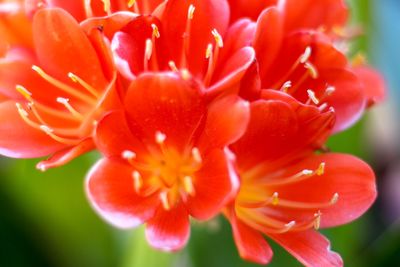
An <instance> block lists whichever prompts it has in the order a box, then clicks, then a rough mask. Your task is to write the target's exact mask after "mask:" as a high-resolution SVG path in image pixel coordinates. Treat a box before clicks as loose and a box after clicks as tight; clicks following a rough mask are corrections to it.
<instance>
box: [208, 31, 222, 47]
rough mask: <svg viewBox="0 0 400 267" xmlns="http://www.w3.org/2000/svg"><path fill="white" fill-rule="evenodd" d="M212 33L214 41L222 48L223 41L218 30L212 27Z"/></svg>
mask: <svg viewBox="0 0 400 267" xmlns="http://www.w3.org/2000/svg"><path fill="white" fill-rule="evenodd" d="M211 33H212V35H213V36H214V39H215V42H216V43H217V46H218V47H219V48H222V47H223V46H224V41H223V39H222V36H221V35H220V34H219V32H218V31H217V29H213V30H212V31H211Z"/></svg>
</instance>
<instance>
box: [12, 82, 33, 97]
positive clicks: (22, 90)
mask: <svg viewBox="0 0 400 267" xmlns="http://www.w3.org/2000/svg"><path fill="white" fill-rule="evenodd" d="M15 89H16V90H17V92H18V93H20V94H21V95H22V96H23V97H24V98H25V99H26V100H28V101H32V93H31V92H29V91H28V90H27V89H26V88H25V87H23V86H22V85H17V86H16V87H15Z"/></svg>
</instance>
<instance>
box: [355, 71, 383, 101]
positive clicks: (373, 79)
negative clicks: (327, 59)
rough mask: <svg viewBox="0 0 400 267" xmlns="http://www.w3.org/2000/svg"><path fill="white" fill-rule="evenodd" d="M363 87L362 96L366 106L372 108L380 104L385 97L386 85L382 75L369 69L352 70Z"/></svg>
mask: <svg viewBox="0 0 400 267" xmlns="http://www.w3.org/2000/svg"><path fill="white" fill-rule="evenodd" d="M353 71H354V72H355V74H356V75H357V77H358V78H359V79H360V80H361V82H362V84H363V87H364V94H365V95H366V97H367V101H368V103H367V105H368V106H372V105H374V104H376V103H380V102H382V101H383V100H384V98H385V96H386V84H385V80H384V78H383V77H382V75H381V74H380V73H379V72H378V71H376V70H374V69H372V68H369V67H366V66H365V67H356V68H354V69H353Z"/></svg>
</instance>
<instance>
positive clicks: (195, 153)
mask: <svg viewBox="0 0 400 267" xmlns="http://www.w3.org/2000/svg"><path fill="white" fill-rule="evenodd" d="M192 157H193V159H194V161H196V162H197V163H201V162H202V160H203V159H202V158H201V154H200V150H199V149H198V148H197V147H194V148H193V149H192Z"/></svg>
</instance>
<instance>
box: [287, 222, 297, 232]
mask: <svg viewBox="0 0 400 267" xmlns="http://www.w3.org/2000/svg"><path fill="white" fill-rule="evenodd" d="M295 225H296V221H291V222H289V223H287V224H285V228H286V229H287V231H289V230H290V229H292V228H293V226H295Z"/></svg>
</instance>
